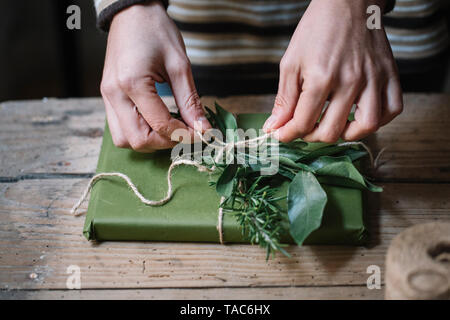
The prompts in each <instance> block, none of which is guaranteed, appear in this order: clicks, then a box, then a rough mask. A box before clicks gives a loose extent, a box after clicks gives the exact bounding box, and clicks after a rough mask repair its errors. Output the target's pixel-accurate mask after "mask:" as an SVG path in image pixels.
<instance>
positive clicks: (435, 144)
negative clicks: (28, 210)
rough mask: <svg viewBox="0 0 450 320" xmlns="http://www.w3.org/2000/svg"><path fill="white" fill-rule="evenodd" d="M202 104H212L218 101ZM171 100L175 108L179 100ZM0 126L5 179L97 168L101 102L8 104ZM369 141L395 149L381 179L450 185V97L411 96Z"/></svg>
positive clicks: (249, 105) (257, 108) (262, 99)
mask: <svg viewBox="0 0 450 320" xmlns="http://www.w3.org/2000/svg"><path fill="white" fill-rule="evenodd" d="M202 100H203V102H204V104H205V105H209V106H211V105H213V102H214V100H215V98H213V97H205V98H203V99H202ZM273 100H274V97H273V96H271V95H267V96H241V97H230V98H220V99H218V101H219V102H220V103H221V104H222V105H223V106H226V107H227V108H229V109H230V110H231V111H233V112H269V111H270V110H271V108H272V103H273ZM165 101H166V103H167V105H168V106H169V107H171V108H174V107H175V104H174V102H173V99H172V98H165ZM0 123H1V125H0V150H1V152H2V157H1V158H0V177H3V178H2V180H3V181H5V180H8V178H9V180H14V179H15V178H21V177H23V176H24V175H30V174H31V176H33V174H34V173H40V174H41V175H44V176H45V175H46V174H49V173H50V174H55V173H69V174H85V173H93V172H94V171H95V167H96V162H97V157H98V152H99V147H100V144H101V134H102V131H103V125H104V111H103V103H102V101H101V100H100V99H98V98H92V99H67V100H56V99H50V100H48V101H46V102H43V101H31V102H30V101H25V102H5V103H2V104H1V105H0ZM367 141H368V143H369V145H370V146H371V148H372V149H373V151H374V153H378V152H379V151H380V150H381V149H382V148H384V147H385V148H387V149H386V151H385V152H384V154H383V156H382V158H381V161H380V163H381V164H382V165H381V167H379V169H378V170H377V171H376V172H375V173H373V176H374V177H375V178H377V179H378V180H382V181H410V182H418V181H422V182H423V181H429V182H433V181H441V182H450V95H437V94H436V95H425V94H406V95H405V110H404V113H403V114H402V115H400V116H399V117H398V118H397V119H395V120H394V121H393V122H392V123H391V124H389V125H388V126H385V127H383V128H381V129H380V130H379V131H378V132H377V133H376V134H374V135H372V136H371V137H369V138H368V139H367Z"/></svg>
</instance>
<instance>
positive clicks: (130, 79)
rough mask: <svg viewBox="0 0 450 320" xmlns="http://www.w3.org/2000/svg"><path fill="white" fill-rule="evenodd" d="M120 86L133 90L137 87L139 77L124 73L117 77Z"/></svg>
mask: <svg viewBox="0 0 450 320" xmlns="http://www.w3.org/2000/svg"><path fill="white" fill-rule="evenodd" d="M117 81H118V83H119V87H120V88H121V89H122V90H123V91H125V92H132V91H134V90H135V88H136V87H137V83H138V79H136V77H135V76H133V75H130V74H127V73H122V74H120V75H119V77H118V79H117Z"/></svg>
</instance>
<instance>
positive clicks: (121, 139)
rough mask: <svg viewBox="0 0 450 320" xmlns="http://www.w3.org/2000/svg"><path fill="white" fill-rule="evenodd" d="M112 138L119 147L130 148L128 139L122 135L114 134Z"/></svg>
mask: <svg viewBox="0 0 450 320" xmlns="http://www.w3.org/2000/svg"><path fill="white" fill-rule="evenodd" d="M112 140H113V143H114V145H115V146H116V147H117V148H128V147H129V146H130V145H129V144H128V141H127V140H126V139H125V138H124V137H122V136H119V137H118V136H117V135H113V136H112Z"/></svg>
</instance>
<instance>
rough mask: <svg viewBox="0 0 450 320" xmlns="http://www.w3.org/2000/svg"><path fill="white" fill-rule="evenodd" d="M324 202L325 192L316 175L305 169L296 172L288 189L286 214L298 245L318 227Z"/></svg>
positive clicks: (325, 199) (292, 234) (325, 201)
mask: <svg viewBox="0 0 450 320" xmlns="http://www.w3.org/2000/svg"><path fill="white" fill-rule="evenodd" d="M326 203H327V194H326V193H325V191H324V190H323V189H322V187H321V186H320V183H319V182H318V181H317V179H316V177H315V176H314V175H313V174H312V173H310V172H306V171H300V172H299V173H297V175H296V176H295V178H294V180H292V182H291V184H290V185H289V189H288V215H289V221H290V233H291V236H292V238H293V239H294V240H295V242H297V244H298V245H302V244H303V242H304V241H305V239H306V238H307V237H308V236H309V235H310V234H311V232H313V231H314V230H316V229H318V228H319V227H320V225H321V223H322V216H323V210H324V208H325V205H326Z"/></svg>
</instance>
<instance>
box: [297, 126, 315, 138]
mask: <svg viewBox="0 0 450 320" xmlns="http://www.w3.org/2000/svg"><path fill="white" fill-rule="evenodd" d="M312 129H313V128H312V127H311V126H306V125H299V126H297V127H296V128H295V129H294V130H293V132H292V135H293V136H295V137H296V138H303V137H304V136H306V135H307V134H308V133H310V132H311V131H312Z"/></svg>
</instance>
